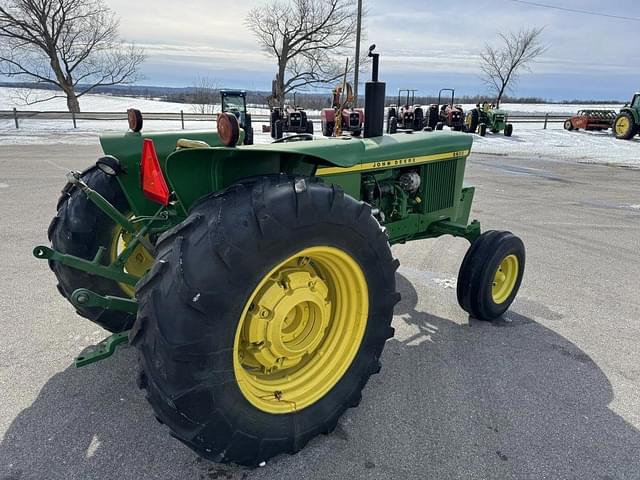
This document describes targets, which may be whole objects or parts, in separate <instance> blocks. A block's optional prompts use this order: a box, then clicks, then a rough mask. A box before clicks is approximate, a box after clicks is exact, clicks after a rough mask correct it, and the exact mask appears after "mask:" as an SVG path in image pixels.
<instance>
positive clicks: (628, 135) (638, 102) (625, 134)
mask: <svg viewBox="0 0 640 480" xmlns="http://www.w3.org/2000/svg"><path fill="white" fill-rule="evenodd" d="M613 133H614V135H615V136H616V138H618V139H620V140H631V139H632V138H633V137H635V136H636V135H637V134H638V133H640V93H636V94H635V95H634V96H633V99H632V100H631V103H630V104H627V105H625V107H624V108H623V109H622V110H620V113H619V114H618V116H617V117H616V119H615V120H614V121H613Z"/></svg>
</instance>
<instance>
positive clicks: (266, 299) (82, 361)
mask: <svg viewBox="0 0 640 480" xmlns="http://www.w3.org/2000/svg"><path fill="white" fill-rule="evenodd" d="M369 55H370V56H372V57H373V63H372V68H373V79H372V81H370V82H367V84H366V100H365V105H366V111H367V122H366V123H365V126H364V132H363V136H362V138H357V137H342V138H334V139H321V140H307V139H308V138H309V136H308V135H306V134H302V135H297V136H291V137H288V138H286V139H282V140H281V141H277V142H274V143H272V144H269V145H251V146H237V145H239V144H241V143H242V140H243V136H244V132H243V131H242V129H240V128H239V125H238V119H237V117H236V116H235V115H233V114H230V113H221V114H220V115H219V116H218V126H217V131H214V130H211V131H202V132H184V131H180V132H164V133H151V132H149V133H147V132H142V131H141V127H142V116H141V114H140V113H139V112H135V111H132V112H131V115H130V125H129V126H130V131H129V132H127V133H125V134H121V135H104V136H102V137H101V139H100V141H101V144H102V148H103V150H104V155H103V156H102V157H101V158H99V159H98V160H97V161H96V162H95V164H94V165H92V166H89V167H88V168H87V169H85V170H84V171H82V172H76V171H72V172H69V174H68V175H67V180H68V183H67V185H66V186H65V187H64V189H63V190H62V195H61V196H60V198H59V200H58V203H57V214H56V216H55V218H54V219H53V221H52V222H51V225H50V226H49V230H48V237H49V240H50V242H51V246H38V247H36V248H35V249H34V252H33V253H34V255H35V256H36V257H37V258H39V259H42V260H46V261H47V262H48V265H50V267H51V269H52V270H53V272H54V274H55V276H56V278H57V283H58V285H57V287H58V290H59V291H60V293H61V294H62V295H63V296H64V297H65V298H66V299H67V300H69V302H70V303H71V304H72V305H73V308H74V309H75V310H76V311H77V312H78V313H79V314H80V315H81V316H83V317H86V318H87V319H89V320H91V321H93V322H95V323H96V324H98V325H100V326H102V327H104V328H105V329H107V330H109V331H111V332H112V333H113V334H112V335H111V336H110V337H108V338H107V339H106V340H105V341H104V342H102V343H100V344H98V345H96V346H93V347H90V348H89V349H87V350H85V351H84V352H82V353H81V354H80V355H79V356H78V357H77V359H76V364H77V365H78V366H83V365H87V364H89V363H93V362H96V361H98V360H101V359H103V358H106V357H108V356H109V355H111V354H112V353H113V352H114V350H115V349H116V346H117V345H118V344H120V343H123V342H128V343H129V344H131V345H133V347H135V349H136V350H137V353H138V358H139V367H140V374H139V377H138V384H139V385H140V387H142V388H143V389H145V390H146V396H147V399H148V400H149V402H150V404H151V406H152V407H153V410H154V412H155V415H156V417H157V418H158V419H159V420H160V421H161V422H162V423H163V424H165V425H166V426H167V427H168V429H169V430H170V431H171V433H172V435H173V436H175V437H177V438H178V439H180V440H181V441H182V442H184V443H185V444H186V445H188V446H189V447H191V448H192V449H193V450H195V451H196V452H197V453H198V454H200V455H202V456H203V457H206V458H208V459H211V460H214V461H220V462H236V463H239V464H244V465H250V466H255V465H258V464H260V463H261V462H263V461H266V460H268V459H269V458H271V457H273V456H275V455H278V454H281V453H285V452H289V453H293V452H296V451H298V450H300V449H301V448H303V447H304V446H305V444H306V443H307V442H308V441H309V440H310V439H312V438H313V437H315V436H316V435H318V434H320V433H329V432H331V431H332V430H333V429H334V428H335V427H336V424H337V422H338V419H339V417H340V416H341V415H342V414H343V413H344V412H345V410H346V409H348V408H351V407H356V406H357V405H358V403H359V402H360V398H361V392H362V389H363V388H364V386H365V384H366V383H367V380H368V379H369V377H370V376H371V375H372V374H375V373H378V371H379V370H380V358H381V355H382V350H383V348H384V346H385V342H386V341H387V339H389V338H391V337H392V336H393V333H394V331H393V328H392V327H391V320H392V318H393V310H394V305H395V304H396V303H397V302H398V301H399V300H400V295H399V293H398V292H397V289H396V280H395V271H396V269H397V268H398V265H399V262H398V260H396V259H394V256H393V252H392V250H391V248H390V246H391V245H393V244H396V243H404V242H409V241H418V240H422V239H430V238H436V237H440V236H442V235H450V236H454V237H462V238H465V239H467V240H468V241H469V242H470V244H471V247H470V248H469V250H468V251H467V253H466V255H465V257H464V260H463V261H462V265H461V267H460V273H459V276H458V284H457V295H458V302H459V303H460V306H461V307H462V308H463V309H464V310H466V311H467V312H468V313H469V314H470V315H471V316H472V317H474V318H476V319H480V320H488V321H490V320H494V319H496V318H498V317H500V316H501V315H502V314H503V313H504V312H505V311H506V310H507V308H509V306H510V305H511V302H513V300H514V297H515V296H516V293H517V292H518V289H519V287H520V282H521V281H522V275H523V272H524V268H525V251H524V246H523V244H522V241H521V240H520V239H519V238H518V237H516V236H515V235H513V234H512V233H509V232H502V231H488V232H485V233H481V231H480V224H479V223H478V222H477V221H475V220H474V221H472V222H469V213H470V211H471V204H472V200H473V196H474V187H472V186H468V185H466V184H464V182H463V180H464V170H465V165H466V161H467V157H468V155H469V153H470V150H471V144H472V137H471V136H468V135H463V134H458V133H454V132H439V133H422V132H418V133H414V134H412V135H409V134H405V133H398V134H395V135H384V134H383V132H382V129H383V120H384V119H383V116H384V99H385V84H384V83H382V82H379V81H378V54H377V53H374V46H372V47H371V48H370V50H369ZM414 367H415V366H411V367H410V368H414ZM87 388H90V387H87Z"/></svg>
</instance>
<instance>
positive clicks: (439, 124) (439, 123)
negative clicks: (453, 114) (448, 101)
mask: <svg viewBox="0 0 640 480" xmlns="http://www.w3.org/2000/svg"><path fill="white" fill-rule="evenodd" d="M443 128H444V122H438V123H436V130H442V129H443Z"/></svg>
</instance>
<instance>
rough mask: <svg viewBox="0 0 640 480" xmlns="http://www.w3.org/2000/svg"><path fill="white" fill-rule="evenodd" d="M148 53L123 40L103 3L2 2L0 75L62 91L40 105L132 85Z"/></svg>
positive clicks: (73, 104)
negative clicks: (96, 89)
mask: <svg viewBox="0 0 640 480" xmlns="http://www.w3.org/2000/svg"><path fill="white" fill-rule="evenodd" d="M143 61H144V52H143V51H142V50H141V49H140V48H137V47H136V46H135V45H125V44H122V43H121V42H120V39H119V37H118V20H117V19H116V17H115V16H114V14H113V12H112V11H111V10H110V9H109V8H108V7H106V6H105V5H104V2H103V0H0V74H3V75H6V76H9V77H17V78H28V79H32V80H35V81H36V83H41V84H47V85H51V86H53V87H54V88H55V89H56V90H57V89H60V90H62V93H63V95H61V94H53V95H51V96H49V97H47V98H40V99H38V100H36V102H42V101H46V100H50V99H51V98H55V97H61V96H66V99H67V107H68V108H69V111H70V112H71V111H72V112H79V111H80V103H79V102H78V98H79V97H81V96H82V95H84V94H85V93H87V92H90V91H91V90H93V89H94V88H96V87H98V86H100V85H107V86H108V85H119V84H127V83H132V82H133V81H135V80H136V79H137V76H136V73H137V70H138V67H139V66H140V64H141V63H142V62H143Z"/></svg>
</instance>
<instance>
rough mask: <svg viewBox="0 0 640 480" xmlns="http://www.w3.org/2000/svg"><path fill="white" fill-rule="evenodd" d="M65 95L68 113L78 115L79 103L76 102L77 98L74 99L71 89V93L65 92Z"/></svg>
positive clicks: (74, 95)
mask: <svg viewBox="0 0 640 480" xmlns="http://www.w3.org/2000/svg"><path fill="white" fill-rule="evenodd" d="M65 94H66V95H67V108H68V109H69V111H70V112H73V113H80V102H78V97H76V94H75V92H74V91H73V89H72V90H71V91H68V92H65Z"/></svg>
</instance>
